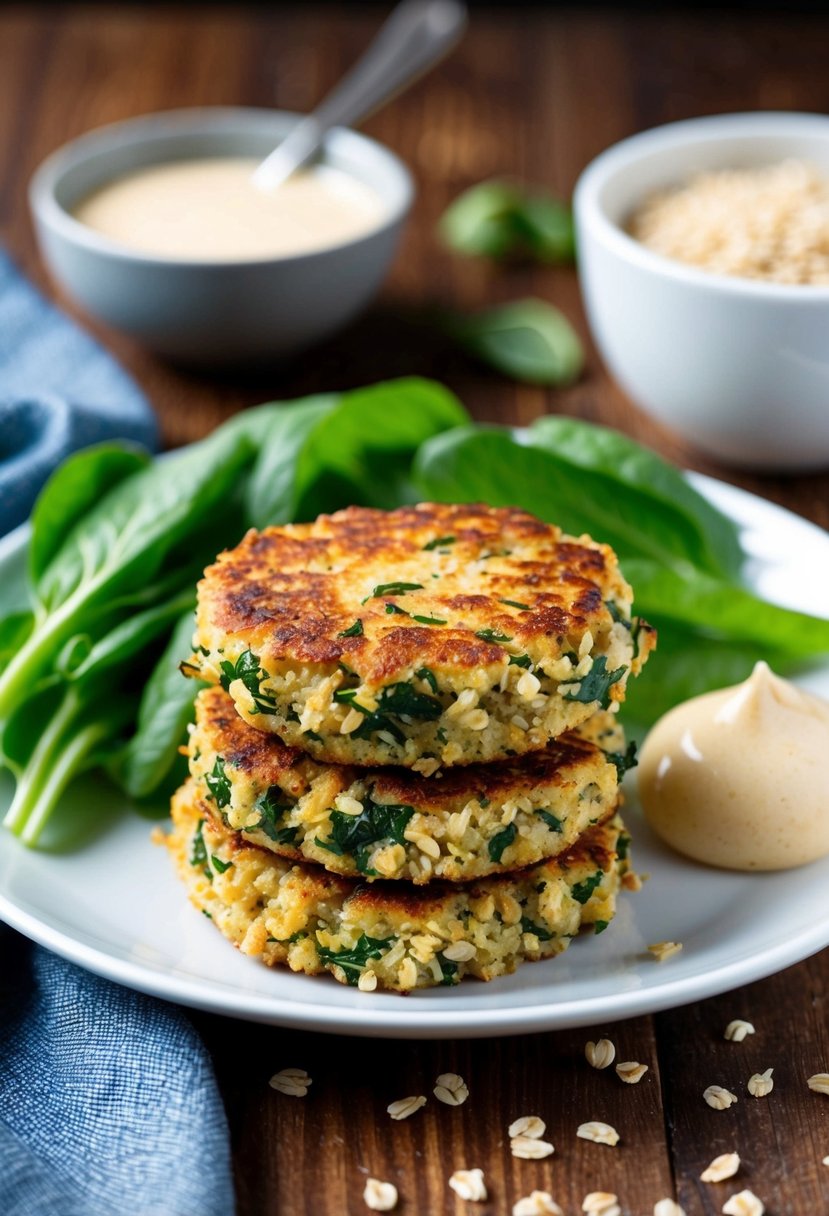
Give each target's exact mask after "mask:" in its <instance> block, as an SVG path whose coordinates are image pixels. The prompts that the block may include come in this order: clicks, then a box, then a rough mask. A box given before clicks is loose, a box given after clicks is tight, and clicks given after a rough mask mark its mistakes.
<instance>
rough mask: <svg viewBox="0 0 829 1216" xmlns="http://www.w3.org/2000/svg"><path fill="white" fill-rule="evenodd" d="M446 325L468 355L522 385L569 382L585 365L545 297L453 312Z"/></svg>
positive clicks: (576, 344)
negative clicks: (464, 313) (477, 310)
mask: <svg viewBox="0 0 829 1216" xmlns="http://www.w3.org/2000/svg"><path fill="white" fill-rule="evenodd" d="M447 328H448V330H449V332H450V333H451V334H452V335H453V336H454V337H455V338H456V339H457V341H458V342H459V343H460V344H461V345H462V346H463V347H464V348H465V349H466V350H467V351H468V352H469V353H470V354H472V355H474V356H475V357H476V358H478V359H481V360H483V362H484V363H488V364H490V365H491V366H492V367H494V368H495V369H496V370H497V371H499V372H502V373H503V374H504V375H505V376H511V377H512V378H513V379H515V380H518V381H520V382H522V383H526V384H548V385H554V386H563V385H567V384H572V383H573V381H574V380H576V379H577V378H578V376H579V374H580V372H581V370H582V367H583V365H584V351H583V350H582V345H581V341H580V339H579V337H578V335H577V334H576V331H575V330H574V329H573V327H572V325H571V324H570V322H569V321H568V320H567V318H566V317H565V316H564V314H563V313H561V312H559V310H558V309H557V308H554V307H553V306H552V304H548V303H547V302H546V301H545V300H539V299H532V298H530V299H526V300H517V301H515V302H514V303H512V304H504V305H500V306H498V307H496V308H491V309H488V310H486V311H485V312H481V313H477V314H475V315H472V316H460V315H458V314H453V315H452V316H451V317H450V318H449V319H448V321H447Z"/></svg>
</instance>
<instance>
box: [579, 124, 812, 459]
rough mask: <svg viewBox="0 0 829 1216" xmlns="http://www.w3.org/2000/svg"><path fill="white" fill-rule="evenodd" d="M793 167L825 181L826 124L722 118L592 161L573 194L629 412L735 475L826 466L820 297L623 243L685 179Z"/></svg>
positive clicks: (591, 293) (591, 298) (587, 286)
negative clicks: (808, 168) (657, 193)
mask: <svg viewBox="0 0 829 1216" xmlns="http://www.w3.org/2000/svg"><path fill="white" fill-rule="evenodd" d="M788 157H795V158H798V159H802V160H807V161H811V162H812V163H813V164H815V165H817V166H818V168H820V169H822V170H824V171H825V172H826V174H827V176H829V118H824V117H822V116H819V115H815V114H768V113H756V114H726V115H721V116H717V117H713V118H698V119H692V120H690V121H688V122H678V123H672V124H670V125H669V126H665V127H657V128H656V129H655V130H652V131H646V132H644V133H643V134H641V135H635V136H633V137H632V138H631V139H626V140H623V141H622V142H621V143H619V144H616V145H615V146H614V147H612V148H610V149H608V151H606V152H603V153H602V154H601V156H599V157H597V159H596V160H594V161H593V162H592V163H591V164H590V165H589V166H588V167H587V169H585V171H584V173H583V174H582V175H581V178H580V179H579V181H578V184H577V186H576V193H575V204H574V205H575V215H576V226H577V240H578V250H579V273H580V276H581V284H582V291H583V295H584V300H585V305H586V308H587V314H588V318H589V321H590V325H591V327H592V330H593V334H594V336H595V339H596V342H597V344H598V346H599V349H600V351H601V353H602V355H603V357H604V359H605V361H606V362H607V364H608V366H609V368H610V370H611V371H612V372H613V374H614V376H615V377H616V378H617V379H618V381H619V383H620V384H621V385H622V387H623V388H624V389H625V391H626V392H627V393H628V394H629V395H630V396H631V397H632V398H633V400H634V401H635V402H636V403H637V404H638V405H640V406H641V407H642V409H644V410H646V411H647V412H648V413H649V414H652V415H653V416H654V417H655V418H658V419H659V421H660V422H664V423H666V424H667V425H668V426H671V427H673V428H674V429H675V430H677V431H678V432H679V433H680V434H682V435H684V436H686V437H687V438H688V439H690V440H692V441H693V442H695V443H696V444H697V445H698V446H699V447H700V448H703V449H704V450H705V451H707V452H710V453H711V454H712V455H714V456H716V457H718V458H719V459H721V460H723V461H726V462H730V463H732V464H735V465H743V466H747V467H754V468H765V469H807V468H817V467H820V466H822V465H827V464H829V287H811V286H784V285H782V284H775V283H765V282H758V281H754V280H750V279H739V278H731V277H726V276H724V275H716V274H709V273H708V272H706V271H703V270H697V269H695V268H693V267H691V266H686V265H683V264H682V263H680V262H675V261H672V260H670V259H668V258H665V257H663V256H661V255H660V254H657V253H653V252H652V251H651V250H649V249H647V248H645V246H644V245H641V244H640V243H639V242H638V241H635V240H633V238H632V237H630V236H628V235H627V233H626V232H625V231H624V227H623V225H624V224H625V222H626V221H627V219H628V217H629V216H630V214H631V212H632V211H633V210H634V208H635V207H636V205H637V204H638V203H640V202H641V201H642V199H643V198H644V197H645V196H646V195H648V194H650V193H651V191H654V190H658V189H660V188H663V187H666V186H672V185H676V184H679V183H682V182H683V181H685V180H686V179H687V178H689V177H691V176H693V175H694V174H696V173H699V172H702V171H705V170H708V169H718V168H749V167H755V166H760V165H768V164H773V163H775V162H778V161H782V160H785V159H786V158H788Z"/></svg>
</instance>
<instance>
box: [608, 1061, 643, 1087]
mask: <svg viewBox="0 0 829 1216" xmlns="http://www.w3.org/2000/svg"><path fill="white" fill-rule="evenodd" d="M647 1071H648V1066H647V1064H639V1063H638V1062H637V1061H636V1060H625V1061H624V1063H622V1064H617V1065H616V1075H617V1076H618V1077H619V1078H620V1080H622V1081H624V1082H625V1083H626V1084H628V1085H636V1084H637V1082H639V1081H641V1080H642V1078H643V1077H644V1075H645V1073H646V1072H647Z"/></svg>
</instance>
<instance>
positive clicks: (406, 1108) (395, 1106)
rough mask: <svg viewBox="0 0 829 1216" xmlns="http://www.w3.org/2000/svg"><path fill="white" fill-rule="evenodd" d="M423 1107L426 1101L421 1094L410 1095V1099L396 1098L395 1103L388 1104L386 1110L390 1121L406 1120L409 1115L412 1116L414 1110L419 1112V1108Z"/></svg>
mask: <svg viewBox="0 0 829 1216" xmlns="http://www.w3.org/2000/svg"><path fill="white" fill-rule="evenodd" d="M425 1105H426V1099H425V1098H424V1097H423V1094H419V1095H417V1096H414V1095H412V1097H410V1098H398V1099H397V1101H396V1102H390V1103H389V1105H388V1106H387V1107H386V1110H387V1111H388V1113H389V1114H390V1115H391V1117H392V1119H397V1120H400V1119H408V1117H409V1115H413V1114H414V1113H415V1111H416V1110H420V1108H421V1106H425Z"/></svg>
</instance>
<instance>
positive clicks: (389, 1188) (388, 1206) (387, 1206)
mask: <svg viewBox="0 0 829 1216" xmlns="http://www.w3.org/2000/svg"><path fill="white" fill-rule="evenodd" d="M363 1199H364V1200H365V1204H366V1207H367V1208H371V1210H372V1212H390V1211H391V1210H392V1208H396V1207H397V1187H396V1186H395V1185H394V1183H393V1182H381V1181H380V1179H379V1178H369V1180H368V1181H367V1182H366V1189H365V1190H364V1191H363Z"/></svg>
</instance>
